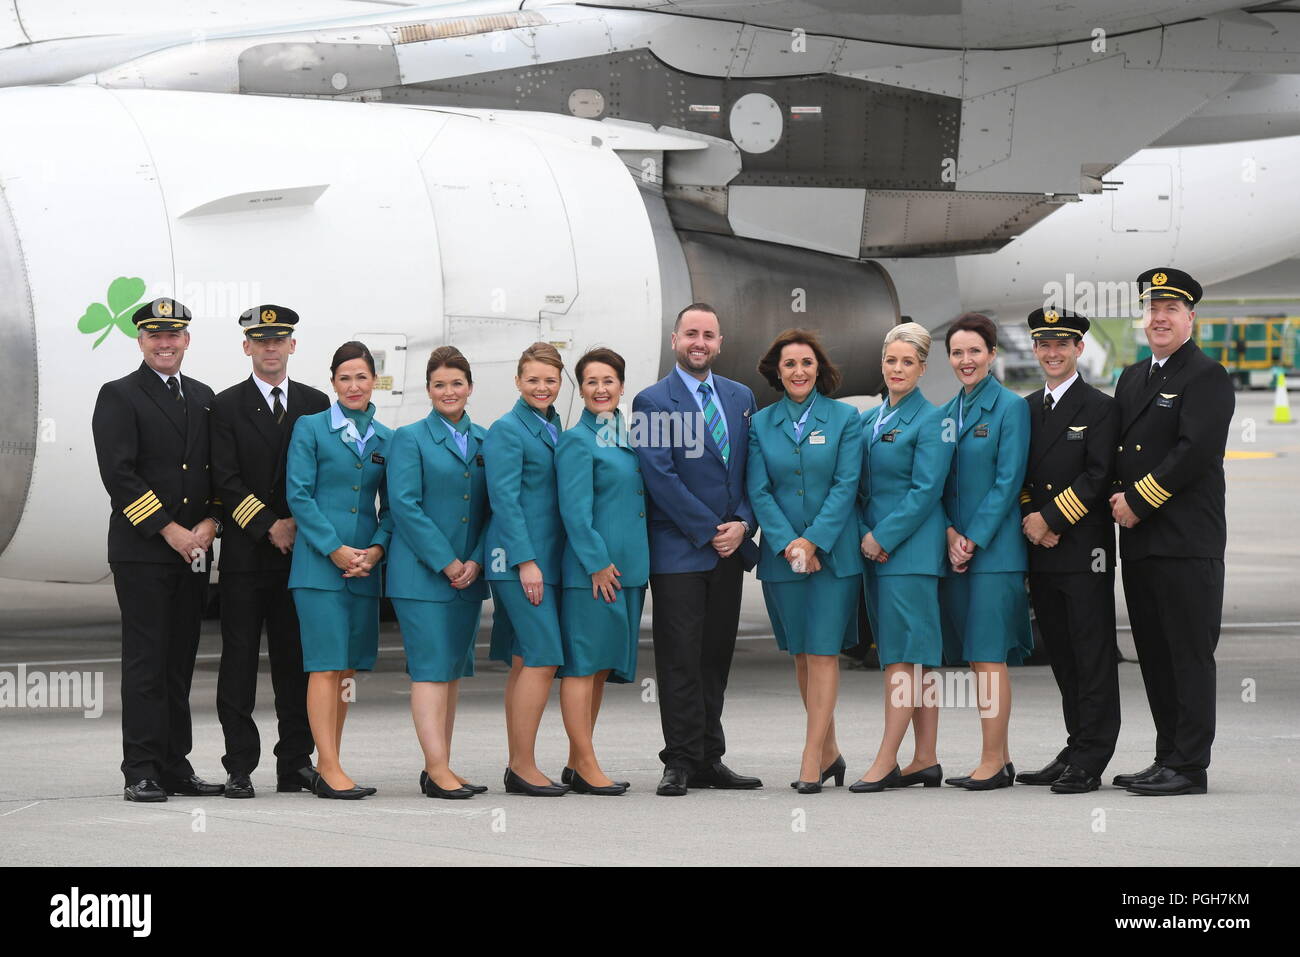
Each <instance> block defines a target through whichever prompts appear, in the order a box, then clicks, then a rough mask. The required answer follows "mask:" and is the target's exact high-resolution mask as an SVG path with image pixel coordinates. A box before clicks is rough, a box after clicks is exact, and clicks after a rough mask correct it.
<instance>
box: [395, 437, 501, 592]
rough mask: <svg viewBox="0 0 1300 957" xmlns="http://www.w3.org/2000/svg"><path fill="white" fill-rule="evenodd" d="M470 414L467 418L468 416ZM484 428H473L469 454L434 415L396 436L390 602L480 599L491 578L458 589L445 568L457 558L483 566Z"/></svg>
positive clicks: (485, 499)
mask: <svg viewBox="0 0 1300 957" xmlns="http://www.w3.org/2000/svg"><path fill="white" fill-rule="evenodd" d="M467 414H468V413H467ZM486 438H487V430H486V429H484V428H483V427H482V426H479V425H474V424H473V423H472V422H471V423H470V426H469V432H468V433H467V435H466V440H465V456H464V458H462V457H461V454H460V449H458V448H457V447H456V440H455V439H453V438H452V437H451V432H450V431H448V429H447V426H446V425H445V424H444V422H443V418H442V416H440V415H439V414H438V413H437V412H430V413H429V415H428V417H427V418H425V419H422V420H421V421H419V422H412V423H411V424H410V425H404V426H402V427H401V428H400V429H398V430H397V431H396V433H394V435H393V447H392V451H391V453H390V454H389V456H388V503H389V508H390V510H391V513H392V516H393V531H394V534H393V549H392V551H391V552H390V553H389V555H388V573H387V576H386V577H385V579H384V583H385V591H386V594H387V595H388V597H390V598H413V599H416V600H420V601H451V600H452V599H455V598H461V599H464V600H465V601H482V600H483V599H485V598H487V596H488V586H487V580H486V579H485V578H483V576H482V575H481V574H480V575H479V577H478V578H477V579H476V580H475V582H474V584H472V585H470V586H469V587H468V588H463V589H460V590H459V591H458V590H456V589H455V588H452V587H451V582H449V581H448V580H447V576H446V575H444V574H443V573H442V570H443V569H444V568H446V567H447V566H448V565H450V564H451V563H452V562H453V561H455V560H456V559H458V558H459V559H460V560H461V561H473V562H478V564H479V567H480V568H482V567H483V532H484V530H485V529H486V527H487V519H488V495H487V470H486V469H485V468H484V467H483V464H482V463H483V458H482V456H481V455H480V454H479V449H480V447H481V446H482V443H483V440H484V439H486Z"/></svg>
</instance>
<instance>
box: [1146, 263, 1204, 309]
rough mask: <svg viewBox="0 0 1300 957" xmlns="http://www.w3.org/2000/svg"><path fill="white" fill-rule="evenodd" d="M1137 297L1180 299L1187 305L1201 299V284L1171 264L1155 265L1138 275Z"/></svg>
mask: <svg viewBox="0 0 1300 957" xmlns="http://www.w3.org/2000/svg"><path fill="white" fill-rule="evenodd" d="M1137 281H1138V289H1139V290H1141V292H1139V293H1138V299H1181V300H1183V302H1185V303H1187V304H1188V305H1189V306H1194V305H1196V304H1197V303H1198V302H1200V301H1201V294H1202V290H1201V284H1200V283H1199V282H1197V281H1196V280H1195V279H1193V278H1192V277H1191V276H1189V275H1188V274H1187V273H1185V272H1183V271H1182V270H1181V269H1174V268H1173V267H1171V266H1157V267H1156V268H1155V269H1148V270H1147V271H1146V272H1144V273H1143V274H1142V275H1140V276H1138V278H1137Z"/></svg>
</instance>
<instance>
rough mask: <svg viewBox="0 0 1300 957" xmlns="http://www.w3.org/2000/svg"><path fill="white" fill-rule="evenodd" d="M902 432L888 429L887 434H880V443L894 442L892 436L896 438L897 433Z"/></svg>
mask: <svg viewBox="0 0 1300 957" xmlns="http://www.w3.org/2000/svg"><path fill="white" fill-rule="evenodd" d="M902 431H903V430H902V429H890V430H889V431H888V432H882V433H881V435H880V441H882V442H892V441H894V436H896V435H897V434H898V433H899V432H902Z"/></svg>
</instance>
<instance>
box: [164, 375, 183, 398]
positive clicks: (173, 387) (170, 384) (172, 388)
mask: <svg viewBox="0 0 1300 957" xmlns="http://www.w3.org/2000/svg"><path fill="white" fill-rule="evenodd" d="M167 389H168V391H169V392H171V394H172V398H173V399H175V400H176V401H177V402H180V401H181V384H180V383H179V382H177V381H176V377H175V376H174V375H169V376H168V377H167Z"/></svg>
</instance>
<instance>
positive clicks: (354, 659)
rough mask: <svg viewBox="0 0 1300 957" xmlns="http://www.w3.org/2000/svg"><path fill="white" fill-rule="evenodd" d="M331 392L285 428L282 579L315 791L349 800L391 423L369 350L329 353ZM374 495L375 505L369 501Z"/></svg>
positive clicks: (375, 599) (382, 531) (384, 511)
mask: <svg viewBox="0 0 1300 957" xmlns="http://www.w3.org/2000/svg"><path fill="white" fill-rule="evenodd" d="M330 384H331V385H332V386H333V387H334V391H335V393H336V394H337V395H338V400H337V401H336V402H335V403H334V404H333V405H331V406H330V407H329V408H328V409H326V410H325V411H324V412H317V413H316V414H314V415H305V416H303V417H302V418H300V419H299V420H298V422H297V423H296V424H295V425H294V428H293V438H292V439H291V440H290V442H289V456H288V462H287V464H286V467H285V496H286V498H287V500H288V503H289V510H290V511H291V512H292V513H293V517H294V520H295V521H296V522H297V524H298V542H297V546H296V547H295V548H294V550H293V564H292V565H291V566H290V569H289V588H290V589H291V590H292V591H293V601H294V606H295V607H296V608H297V610H298V621H299V623H300V625H301V631H302V665H303V670H304V671H307V672H309V673H310V675H311V677H310V678H308V679H307V718H308V721H309V722H310V724H311V733H312V737H313V738H314V739H315V740H316V754H317V759H316V770H317V771H318V772H319V774H320V776H319V777H318V778H317V779H316V785H315V790H316V796H317V797H323V798H342V799H346V800H356V799H358V798H363V797H366V796H367V795H369V794H374V793H375V789H374V788H370V787H359V786H358V785H357V783H356V782H355V781H353V780H352V778H351V777H350V776H349V775H348V774H347V773H346V772H345V771H344V770H343V767H342V765H341V764H340V763H339V745H340V742H341V740H342V738H343V723H344V721H346V720H347V716H348V700H349V699H350V698H351V694H350V693H345V685H344V682H346V681H347V680H348V679H350V678H352V677H353V676H354V675H355V674H356V673H357V672H358V671H370V670H371V669H372V668H374V666H375V656H376V655H377V653H378V651H379V572H378V569H377V566H378V565H379V563H380V562H381V561H382V560H383V558H384V554H385V552H386V551H387V549H388V545H389V539H390V538H391V537H392V528H393V526H392V519H391V517H390V516H389V514H388V492H387V489H386V485H385V482H384V476H385V472H386V470H387V467H388V452H389V445H390V442H391V440H392V436H393V433H392V431H391V430H390V429H389V428H388V427H387V426H384V425H381V424H380V423H379V422H377V421H375V406H374V404H373V403H372V402H371V401H370V394H371V392H372V391H373V390H374V387H375V360H374V357H373V356H372V355H371V354H370V350H369V349H367V348H366V347H365V345H364V344H362V343H360V342H345V343H344V344H343V345H341V346H339V348H338V350H337V351H336V352H335V353H334V360H333V362H331V363H330ZM376 497H377V498H378V502H379V504H378V508H376V504H375V502H376Z"/></svg>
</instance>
